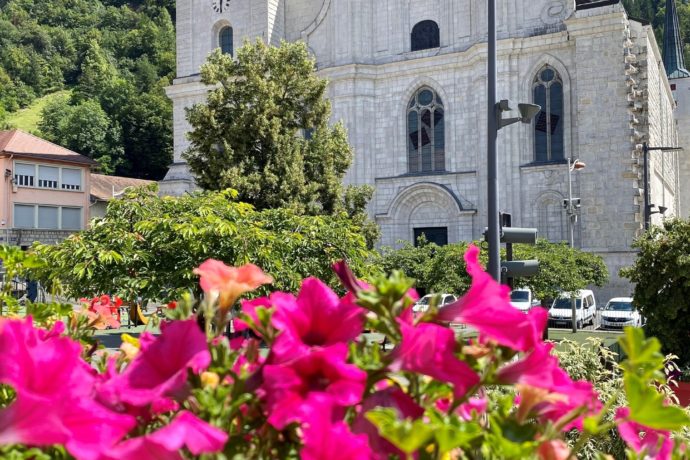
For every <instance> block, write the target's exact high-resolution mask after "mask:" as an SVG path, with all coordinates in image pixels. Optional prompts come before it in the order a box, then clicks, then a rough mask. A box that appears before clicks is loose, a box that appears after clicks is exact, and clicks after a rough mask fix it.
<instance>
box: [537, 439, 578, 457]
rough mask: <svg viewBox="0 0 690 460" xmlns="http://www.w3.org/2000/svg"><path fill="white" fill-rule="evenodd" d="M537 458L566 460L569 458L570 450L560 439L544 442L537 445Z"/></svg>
mask: <svg viewBox="0 0 690 460" xmlns="http://www.w3.org/2000/svg"><path fill="white" fill-rule="evenodd" d="M537 456H538V457H539V460H568V459H569V458H570V448H569V447H568V445H567V444H566V443H565V442H564V441H562V440H561V439H554V440H551V441H544V442H542V443H541V444H539V448H538V449H537Z"/></svg>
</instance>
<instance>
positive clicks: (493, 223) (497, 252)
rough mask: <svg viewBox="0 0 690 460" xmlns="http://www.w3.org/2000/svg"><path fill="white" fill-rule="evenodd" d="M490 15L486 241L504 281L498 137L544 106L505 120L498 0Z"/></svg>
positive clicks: (522, 107)
mask: <svg viewBox="0 0 690 460" xmlns="http://www.w3.org/2000/svg"><path fill="white" fill-rule="evenodd" d="M487 13H488V38H487V41H488V43H487V45H488V56H487V78H488V81H487V96H488V97H487V112H488V113H487V115H488V116H487V136H486V139H487V140H486V147H487V148H486V150H487V182H488V186H487V189H488V190H487V192H488V193H487V200H488V206H487V208H488V211H489V225H488V228H487V231H486V239H487V241H488V243H489V264H488V267H487V272H488V273H489V274H490V275H491V277H492V278H493V279H495V280H496V281H498V282H500V280H501V246H500V245H501V225H500V222H499V205H498V154H497V152H496V138H497V136H498V130H499V129H501V128H503V127H504V126H508V125H510V124H513V123H516V122H518V121H521V122H523V123H531V122H532V119H533V118H534V117H535V116H537V114H538V113H539V111H540V110H541V107H540V106H538V105H535V104H518V110H519V111H520V116H519V117H516V118H507V119H503V112H507V111H510V110H512V109H513V107H512V103H511V102H510V101H508V100H502V101H501V102H498V103H497V102H496V0H487Z"/></svg>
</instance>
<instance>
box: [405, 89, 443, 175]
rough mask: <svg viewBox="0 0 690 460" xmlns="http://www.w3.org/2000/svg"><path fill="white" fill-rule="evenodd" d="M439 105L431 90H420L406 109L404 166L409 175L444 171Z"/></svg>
mask: <svg viewBox="0 0 690 460" xmlns="http://www.w3.org/2000/svg"><path fill="white" fill-rule="evenodd" d="M443 115H444V112H443V101H442V100H441V98H440V97H439V95H438V94H436V92H435V91H434V90H432V89H431V88H428V87H423V88H420V89H419V90H418V91H417V93H415V95H414V96H413V97H412V99H411V100H410V103H409V105H408V107H407V158H408V161H407V165H408V171H409V172H411V173H419V172H430V171H444V170H445V169H446V156H445V151H446V143H445V125H444V121H443Z"/></svg>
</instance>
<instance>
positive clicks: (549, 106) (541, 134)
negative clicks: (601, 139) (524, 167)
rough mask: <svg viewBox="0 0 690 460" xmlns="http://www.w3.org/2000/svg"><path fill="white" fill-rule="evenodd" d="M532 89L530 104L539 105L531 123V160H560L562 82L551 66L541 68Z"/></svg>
mask: <svg viewBox="0 0 690 460" xmlns="http://www.w3.org/2000/svg"><path fill="white" fill-rule="evenodd" d="M532 90H533V97H534V103H535V104H538V105H540V106H541V111H540V112H539V114H538V115H537V117H536V119H535V123H534V160H535V161H538V162H542V161H555V160H562V159H563V158H565V155H564V147H563V122H564V119H563V81H562V80H561V77H560V75H558V72H556V70H555V69H554V68H553V67H550V66H544V67H543V68H542V69H541V70H540V71H539V73H538V74H537V76H536V77H535V78H534V82H533V84H532Z"/></svg>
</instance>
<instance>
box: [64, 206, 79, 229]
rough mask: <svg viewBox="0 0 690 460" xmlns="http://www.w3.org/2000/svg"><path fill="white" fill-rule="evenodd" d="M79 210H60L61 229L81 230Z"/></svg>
mask: <svg viewBox="0 0 690 460" xmlns="http://www.w3.org/2000/svg"><path fill="white" fill-rule="evenodd" d="M81 220H82V219H81V208H62V229H63V230H80V229H81Z"/></svg>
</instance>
